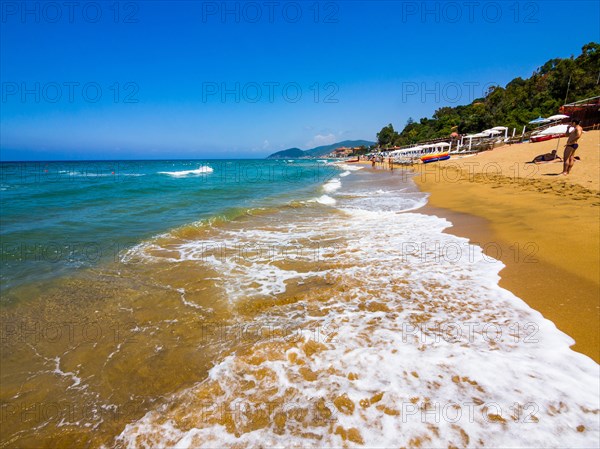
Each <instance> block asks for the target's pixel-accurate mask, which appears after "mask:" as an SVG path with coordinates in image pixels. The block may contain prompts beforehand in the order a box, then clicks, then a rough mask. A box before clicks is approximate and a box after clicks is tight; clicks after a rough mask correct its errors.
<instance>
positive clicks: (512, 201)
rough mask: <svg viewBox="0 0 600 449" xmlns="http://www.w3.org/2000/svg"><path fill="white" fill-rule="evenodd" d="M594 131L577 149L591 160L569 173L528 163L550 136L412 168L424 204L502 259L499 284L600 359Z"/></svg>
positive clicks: (453, 230)
mask: <svg viewBox="0 0 600 449" xmlns="http://www.w3.org/2000/svg"><path fill="white" fill-rule="evenodd" d="M598 136H600V133H599V132H598V131H595V132H590V133H587V135H585V136H584V137H585V138H582V139H581V148H580V151H579V152H578V153H579V155H580V156H581V158H582V160H583V161H585V162H584V163H587V166H585V168H584V167H583V164H582V163H581V162H580V163H578V164H576V166H575V167H574V169H573V172H572V174H571V175H570V176H569V177H568V178H567V177H561V178H560V179H557V178H550V177H549V176H552V172H556V171H558V170H559V169H560V168H562V165H561V166H560V167H558V165H560V164H554V163H551V164H544V165H541V166H533V168H534V169H535V173H533V170H532V169H531V168H530V167H529V166H528V165H529V164H527V165H525V163H524V162H523V161H529V160H531V159H532V158H533V157H530V156H531V154H534V156H535V155H536V154H540V153H543V152H545V150H546V149H547V148H545V147H549V148H550V147H553V146H554V145H557V144H556V143H553V142H547V145H545V146H544V145H540V144H522V145H518V146H513V147H512V148H511V147H508V148H506V147H499V148H497V149H495V150H492V151H489V152H486V153H481V154H479V155H477V156H476V157H471V158H465V159H454V160H453V159H450V160H449V161H444V162H441V163H436V164H429V165H427V166H424V165H419V166H417V167H415V168H414V169H413V170H414V173H415V175H414V177H413V180H414V181H415V183H416V184H417V186H418V187H419V188H420V189H421V190H422V191H424V192H427V193H429V194H430V197H429V198H428V203H427V205H426V206H425V207H423V208H422V209H420V212H422V213H425V214H430V215H436V216H440V217H443V218H446V219H448V220H449V221H450V222H452V224H453V226H452V227H450V228H448V229H446V230H445V232H447V233H450V234H454V235H457V236H460V237H464V238H468V239H469V240H470V241H471V242H472V243H474V244H479V246H482V247H483V248H484V250H485V252H486V253H487V254H488V255H489V256H491V257H494V258H497V259H499V260H501V261H502V263H503V264H504V265H505V268H503V269H502V270H501V271H500V273H499V275H500V277H501V279H500V282H499V285H500V286H501V287H503V288H506V289H507V290H510V291H511V292H513V293H514V294H515V295H516V296H518V297H519V298H521V299H522V300H523V301H525V302H526V303H527V304H528V305H529V306H530V307H532V308H534V309H535V310H537V311H539V312H540V313H542V315H543V316H544V317H546V318H547V319H549V320H550V321H552V322H553V323H554V324H555V325H556V326H557V327H558V328H559V329H560V330H561V331H563V332H564V333H566V334H567V335H569V336H570V337H571V338H573V339H574V340H575V344H574V345H573V346H571V348H572V349H573V350H575V351H578V352H581V353H583V354H585V355H587V356H589V357H590V358H592V359H593V360H594V361H596V362H597V363H598V362H600V318H599V313H600V307H599V303H600V298H599V294H598V292H599V291H600V280H599V279H598V278H599V270H600V267H599V261H598V251H599V248H600V245H599V243H598V237H599V235H598V226H599V221H600V216H599V212H600V208H599V204H600V203H599V193H598V190H597V187H596V184H597V178H591V177H590V174H594V173H595V174H597V173H598V168H599V167H600V165H599V164H598V149H597V148H596V147H595V145H594V143H595V142H597V141H598ZM551 149H552V148H551ZM559 154H560V152H559ZM492 166H493V167H494V168H493V171H491V170H489V167H492ZM486 167H487V170H488V171H487V172H486ZM519 170H520V171H519ZM578 172H579V173H578ZM507 174H508V175H512V176H507ZM519 174H528V175H527V176H518V175H519ZM536 175H537V176H536ZM590 188H591V189H590Z"/></svg>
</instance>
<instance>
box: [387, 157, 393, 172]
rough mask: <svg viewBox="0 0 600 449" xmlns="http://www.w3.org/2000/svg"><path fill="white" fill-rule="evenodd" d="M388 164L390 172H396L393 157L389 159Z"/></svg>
mask: <svg viewBox="0 0 600 449" xmlns="http://www.w3.org/2000/svg"><path fill="white" fill-rule="evenodd" d="M388 164H389V166H390V170H391V171H394V159H393V158H392V157H391V156H390V157H388Z"/></svg>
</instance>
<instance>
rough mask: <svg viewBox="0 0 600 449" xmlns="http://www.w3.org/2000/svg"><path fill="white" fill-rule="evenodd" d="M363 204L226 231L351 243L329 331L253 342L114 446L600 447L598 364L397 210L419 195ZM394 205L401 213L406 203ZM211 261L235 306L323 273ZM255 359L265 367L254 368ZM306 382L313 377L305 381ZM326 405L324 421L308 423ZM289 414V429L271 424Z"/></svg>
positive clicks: (383, 196)
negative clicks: (210, 410) (242, 296)
mask: <svg viewBox="0 0 600 449" xmlns="http://www.w3.org/2000/svg"><path fill="white" fill-rule="evenodd" d="M354 193H357V192H354ZM359 193H360V194H358V195H356V196H355V197H354V198H353V199H350V200H345V201H343V202H341V204H340V211H341V212H342V213H340V214H332V215H331V216H329V215H328V216H325V217H323V221H322V222H321V223H319V225H317V226H315V224H314V217H307V218H306V219H305V220H303V219H302V217H298V220H297V221H295V222H294V223H287V225H285V224H282V226H281V228H278V229H277V230H252V229H247V230H243V231H237V232H236V233H229V231H225V232H224V234H223V236H222V241H223V242H231V243H230V244H233V242H236V241H238V239H239V241H240V242H266V243H272V242H279V243H280V244H281V242H283V241H287V242H290V241H294V240H301V239H309V240H310V241H315V242H318V241H319V240H321V239H325V238H331V236H336V235H337V236H344V242H345V243H344V244H343V245H336V246H335V251H332V252H331V253H330V254H328V260H330V261H335V262H337V265H336V268H334V269H331V270H329V272H328V273H327V275H328V276H330V278H331V279H335V280H337V282H338V283H339V288H337V289H333V290H332V293H331V295H330V296H329V297H327V298H324V299H322V301H321V302H320V303H319V304H318V307H319V310H320V312H321V313H320V314H318V315H317V316H314V315H311V316H308V315H307V316H305V317H304V319H305V320H306V321H307V322H310V324H311V325H316V326H318V328H319V329H322V330H327V331H326V332H324V333H322V334H320V336H318V337H315V335H314V334H312V335H306V336H304V337H303V338H302V339H300V340H299V341H298V342H295V343H293V344H292V343H290V342H289V341H286V340H285V339H283V338H282V339H280V340H277V339H275V341H274V342H263V343H259V344H256V345H255V346H254V347H253V348H252V354H251V356H248V357H245V356H241V355H238V354H233V355H230V356H228V357H226V358H225V359H223V360H221V361H220V362H219V363H217V364H216V365H215V366H214V368H212V369H211V371H210V373H209V378H208V379H207V380H206V381H204V382H202V383H199V384H197V385H196V386H194V387H192V388H190V389H188V390H185V391H182V392H180V393H178V394H176V395H174V396H173V397H172V398H171V399H170V400H168V401H167V403H166V404H165V405H164V406H162V407H160V408H157V409H156V410H153V411H151V412H149V413H147V414H146V415H145V416H144V417H143V418H141V419H140V420H138V421H136V422H133V423H130V424H129V425H128V426H127V427H126V428H125V429H124V430H123V432H122V433H121V435H120V436H119V437H118V439H117V443H118V444H119V445H123V446H125V447H131V448H133V447H157V446H161V447H177V448H187V447H189V448H192V447H223V446H235V447H247V446H257V447H258V446H261V447H265V446H278V447H283V446H285V447H347V446H356V447H402V446H406V447H419V446H420V447H448V446H457V447H595V446H596V445H597V442H598V440H599V438H600V428H599V424H598V413H599V408H600V386H599V383H598V378H599V376H600V370H599V366H598V364H596V363H595V362H593V361H592V360H591V359H589V358H588V357H586V356H583V355H581V354H579V353H576V352H574V351H572V350H571V349H570V348H569V346H570V345H572V344H573V340H572V339H571V338H570V337H568V336H567V335H565V334H564V333H562V332H560V331H559V330H558V329H557V328H556V326H555V325H554V324H553V323H552V322H550V321H548V320H546V319H544V317H543V316H542V315H541V314H540V313H538V312H537V311H535V310H533V309H531V308H530V307H529V306H528V305H527V304H525V303H524V302H523V301H522V300H520V299H519V298H517V297H515V296H514V295H513V294H512V293H511V292H509V291H507V290H504V289H502V288H500V287H499V286H498V281H499V274H498V273H499V271H500V270H501V269H502V268H503V265H502V263H501V262H499V261H497V260H494V259H491V258H489V257H488V256H486V255H485V254H483V251H482V250H481V248H479V247H477V246H474V245H471V244H470V243H469V242H468V240H466V239H463V238H459V237H456V236H453V235H450V234H446V233H444V232H443V231H444V229H446V228H447V227H448V226H450V223H449V222H448V221H447V220H444V219H441V218H438V217H434V216H428V215H423V214H418V213H413V212H406V209H407V208H410V207H411V204H412V206H414V205H415V204H418V203H419V201H422V200H423V198H424V196H423V195H421V197H420V198H421V200H419V195H418V193H414V192H413V193H411V192H410V191H393V190H390V191H386V190H382V191H380V192H378V194H377V195H374V194H372V195H370V197H369V202H368V203H361V201H363V200H364V197H363V196H362V194H363V192H359ZM402 195H406V196H408V197H410V198H411V199H410V201H408V200H406V201H402V200H401V198H402ZM411 195H412V196H411ZM392 197H395V198H396V202H393V201H391V199H390V198H392ZM188 244H189V246H185V245H184V246H182V247H181V248H180V250H181V251H182V252H181V255H182V257H183V256H184V255H185V257H186V258H187V259H188V260H189V258H190V257H191V258H194V257H197V256H198V254H199V253H198V251H199V248H200V246H198V242H189V243H188ZM213 244H214V242H213ZM194 254H195V255H194ZM213 259H214V260H213ZM213 259H207V260H206V261H205V262H204V263H209V264H213V266H214V267H215V268H219V269H220V270H221V271H220V272H221V273H222V275H223V281H224V283H225V284H229V289H230V294H232V295H233V294H234V293H233V292H234V291H236V290H237V291H242V292H250V293H251V292H252V291H254V290H246V287H244V285H248V282H249V281H250V280H252V282H257V284H256V285H258V287H253V288H255V291H258V292H260V293H261V294H264V293H265V292H266V293H270V294H272V295H277V294H279V293H280V292H282V291H284V290H285V282H286V280H289V279H291V278H294V277H301V276H304V275H318V274H319V273H310V274H307V273H298V272H295V271H293V270H284V269H283V268H276V267H275V266H274V265H273V259H272V258H268V257H265V256H264V254H262V255H261V254H258V252H257V254H255V255H254V256H249V257H246V258H244V259H243V261H242V262H240V261H239V260H238V261H236V260H232V259H226V260H224V261H222V260H218V259H217V258H214V257H213ZM324 274H325V273H323V275H324ZM253 276H254V277H253ZM269 276H272V279H270V280H269V281H268V282H262V283H261V281H260V280H261V279H263V280H264V279H267V278H269ZM230 283H231V284H230ZM299 304H301V305H302V301H301V302H300V303H299ZM308 305H309V304H304V306H306V307H308ZM298 310H301V307H298V306H294V307H290V308H289V310H288V311H287V312H286V309H283V308H281V307H280V308H279V309H278V311H279V313H287V315H286V316H287V318H286V320H289V321H290V322H292V321H293V320H295V319H298V314H299V312H298ZM267 314H268V312H267ZM267 318H268V315H265V316H264V317H260V316H259V317H258V318H257V321H259V322H260V321H261V319H265V320H266V319H267ZM314 340H316V341H318V342H319V343H320V344H321V345H322V347H321V348H320V349H319V350H318V351H314V352H313V351H310V352H308V351H306V350H305V349H303V348H304V346H303V345H304V344H307V343H309V342H311V341H314ZM273 351H275V354H276V355H277V351H279V352H280V353H281V354H279V355H280V356H273ZM268 354H271V356H268ZM250 357H255V358H256V357H261V359H262V360H263V361H262V362H260V365H259V366H256V362H255V361H254V360H255V359H252V358H250ZM292 359H297V360H300V361H301V362H302V363H292V362H291V361H290V360H292ZM302 370H308V371H309V372H310V373H314V376H313V377H305V376H304V375H303V374H302V373H303V371H302ZM304 372H306V371H304ZM265 373H272V374H271V375H265ZM208 385H216V386H218V388H216V387H215V388H216V391H219V392H220V393H218V394H217V395H216V396H213V397H211V396H209V397H208V398H207V396H206V392H207V391H213V390H214V389H207V388H208ZM252 385H253V386H252ZM249 386H252V388H248V387H249ZM340 397H345V399H344V401H343V402H339V399H340ZM256 398H260V401H261V402H260V403H257V402H256ZM320 399H322V400H323V401H324V404H325V406H326V407H327V409H328V410H329V411H330V412H331V414H325V415H323V414H321V415H319V414H316V415H315V413H314V410H315V404H316V403H317V402H318V401H319V400H320ZM207 403H209V404H211V405H215V404H221V405H223V406H224V407H226V411H225V412H223V411H221V413H229V414H230V416H231V420H232V422H233V426H234V428H235V429H236V431H235V432H234V431H232V429H231V428H227V427H225V426H223V425H221V424H218V423H215V422H214V421H211V420H210V419H207V418H206V417H207V409H206V404H207ZM265 404H270V407H269V408H267V410H268V411H266V412H265V413H267V417H266V418H265V420H263V421H262V422H263V423H264V424H262V425H260V426H258V427H256V428H255V429H254V430H252V431H246V432H244V431H240V429H243V428H244V426H245V425H246V423H247V422H248V421H249V420H250V419H251V415H252V413H251V412H253V411H256V409H257V407H259V406H265ZM348 404H352V406H348ZM290 410H292V411H293V410H300V411H307V412H306V413H305V412H302V413H296V414H293V413H290ZM283 412H285V413H287V419H286V420H285V421H284V425H283V427H282V426H281V425H279V426H278V425H277V424H276V423H277V419H276V417H277V416H278V414H279V415H281V413H283ZM215 413H217V412H215ZM280 422H281V421H280ZM340 429H342V430H340ZM350 429H354V430H355V433H354V434H353V437H352V438H353V439H351V440H350V441H349V440H347V439H344V438H343V435H349V434H348V432H349V430H350ZM345 432H346V433H345ZM357 435H358V437H357Z"/></svg>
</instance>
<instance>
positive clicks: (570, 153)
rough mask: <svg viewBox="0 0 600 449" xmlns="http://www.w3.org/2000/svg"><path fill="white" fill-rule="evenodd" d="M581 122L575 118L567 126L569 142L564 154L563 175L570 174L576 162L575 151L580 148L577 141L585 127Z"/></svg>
mask: <svg viewBox="0 0 600 449" xmlns="http://www.w3.org/2000/svg"><path fill="white" fill-rule="evenodd" d="M579 123H580V121H579V120H576V119H573V120H571V126H569V127H568V128H567V132H566V136H567V144H566V145H565V153H564V155H563V172H562V174H563V175H568V174H569V173H570V172H571V169H572V168H573V165H574V164H575V151H577V148H579V144H578V143H577V141H578V140H579V138H580V137H581V134H582V133H583V128H582V127H581V126H579Z"/></svg>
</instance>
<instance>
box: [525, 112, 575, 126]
mask: <svg viewBox="0 0 600 449" xmlns="http://www.w3.org/2000/svg"><path fill="white" fill-rule="evenodd" d="M564 118H569V116H568V115H565V114H556V115H551V116H550V117H548V118H543V117H538V118H536V119H535V120H532V121H530V122H529V123H531V124H532V125H541V124H543V123H550V122H555V121H557V120H562V119H564Z"/></svg>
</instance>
